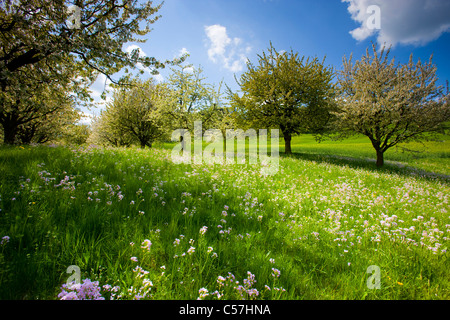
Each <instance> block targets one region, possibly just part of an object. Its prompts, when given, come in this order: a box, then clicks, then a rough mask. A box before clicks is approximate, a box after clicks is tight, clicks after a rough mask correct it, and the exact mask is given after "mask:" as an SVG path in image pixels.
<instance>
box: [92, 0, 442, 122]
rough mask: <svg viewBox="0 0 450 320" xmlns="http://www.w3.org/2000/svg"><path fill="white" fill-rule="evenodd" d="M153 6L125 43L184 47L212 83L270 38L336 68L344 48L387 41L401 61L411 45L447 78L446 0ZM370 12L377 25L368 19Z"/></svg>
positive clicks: (97, 86)
mask: <svg viewBox="0 0 450 320" xmlns="http://www.w3.org/2000/svg"><path fill="white" fill-rule="evenodd" d="M371 5H375V6H377V7H378V8H379V15H378V16H377V13H376V12H374V11H367V8H368V7H369V6H371ZM159 14H160V15H162V17H161V19H159V20H158V21H157V22H156V23H154V24H153V25H152V28H153V31H152V32H150V33H149V34H147V35H146V38H147V39H148V40H147V42H146V43H138V44H129V45H125V49H127V48H128V49H132V48H136V45H138V46H139V47H140V50H141V52H142V54H145V55H147V56H152V57H155V58H157V59H159V60H162V61H164V60H166V59H173V58H175V57H177V56H179V55H180V54H181V53H182V52H189V54H190V57H189V58H188V60H187V62H188V63H191V64H193V65H194V66H195V67H198V66H199V65H201V66H202V68H203V69H204V76H206V77H207V80H206V81H207V82H209V83H215V84H216V85H218V84H219V82H220V81H222V80H223V81H224V82H225V83H226V84H227V85H228V86H230V87H231V88H232V89H234V90H237V89H238V86H237V84H236V82H235V80H234V76H235V75H236V76H237V77H239V75H240V74H241V73H242V72H243V71H245V69H246V66H245V61H246V59H249V60H250V61H252V62H255V63H256V61H257V54H261V53H262V52H263V51H264V50H266V49H267V47H268V46H269V42H270V41H272V43H273V45H274V47H275V48H276V49H277V50H278V51H280V50H290V49H293V50H294V51H296V52H299V53H300V55H305V56H312V57H314V56H317V57H319V58H323V57H324V56H326V60H325V62H326V64H328V65H332V66H334V67H335V68H337V69H340V68H341V66H342V57H343V56H344V55H346V56H349V55H350V54H351V53H353V57H354V59H356V60H357V59H359V58H360V57H361V56H362V55H363V54H364V53H365V50H366V48H368V47H370V46H371V42H375V43H378V44H383V43H387V44H388V45H389V44H390V45H392V46H393V49H392V50H391V55H390V56H391V57H395V58H396V61H398V62H401V63H406V62H407V61H408V59H409V55H410V54H411V53H413V55H414V60H415V61H417V59H421V60H422V61H427V60H428V59H429V57H430V55H431V54H433V62H434V64H436V66H437V75H438V77H439V84H442V85H445V80H447V79H448V80H450V59H449V57H450V1H447V0H344V1H339V0H166V1H165V3H164V5H163V7H162V8H161V10H160V11H159ZM370 19H372V20H370ZM374 19H378V20H379V21H380V25H379V28H375V29H374V28H373V27H372V28H369V27H368V26H369V24H368V20H370V21H372V23H373V22H374V21H376V20H374ZM370 21H369V22H370ZM129 46H130V47H129ZM169 72H170V70H168V69H165V70H162V71H161V75H160V76H158V77H157V80H158V81H164V79H166V78H167V76H168V74H169ZM149 76H150V75H149V73H148V72H146V73H145V74H144V77H149ZM104 81H105V78H104V77H99V79H98V81H97V82H96V83H94V85H93V86H92V89H93V97H94V98H96V99H97V98H98V96H99V93H100V92H101V91H102V89H103V87H104V84H105V82H104ZM100 108H101V107H99V108H97V109H96V110H93V111H91V113H95V114H98V112H99V110H100Z"/></svg>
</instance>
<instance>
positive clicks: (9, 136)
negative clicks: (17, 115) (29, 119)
mask: <svg viewBox="0 0 450 320" xmlns="http://www.w3.org/2000/svg"><path fill="white" fill-rule="evenodd" d="M17 130H18V126H16V125H15V123H11V122H4V123H3V143H5V144H14V143H15V142H16V135H17Z"/></svg>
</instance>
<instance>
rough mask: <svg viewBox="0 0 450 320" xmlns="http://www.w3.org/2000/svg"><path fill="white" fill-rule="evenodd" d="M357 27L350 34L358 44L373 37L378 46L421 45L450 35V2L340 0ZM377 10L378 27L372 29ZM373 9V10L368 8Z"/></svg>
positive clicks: (440, 0) (429, 0) (423, 0)
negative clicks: (345, 4)
mask: <svg viewBox="0 0 450 320" xmlns="http://www.w3.org/2000/svg"><path fill="white" fill-rule="evenodd" d="M342 2H347V3H348V8H347V10H348V12H349V13H350V14H351V17H352V19H353V20H355V21H357V22H359V23H360V24H361V25H360V27H358V28H356V29H354V30H352V31H350V34H351V35H352V37H353V38H354V39H356V40H358V41H361V40H365V39H367V38H368V37H370V36H372V35H377V42H378V44H379V45H383V44H386V45H392V46H395V45H397V44H412V45H417V46H420V45H425V44H426V43H428V42H430V41H433V40H436V39H437V38H439V37H440V36H441V35H442V34H443V33H445V32H450V1H442V0H408V1H405V0H342ZM370 6H377V7H379V9H380V15H379V17H380V25H379V28H374V23H373V22H374V21H373V19H374V18H375V15H376V13H375V11H373V10H371V8H369V7H370ZM368 8H369V10H368ZM372 8H373V7H372Z"/></svg>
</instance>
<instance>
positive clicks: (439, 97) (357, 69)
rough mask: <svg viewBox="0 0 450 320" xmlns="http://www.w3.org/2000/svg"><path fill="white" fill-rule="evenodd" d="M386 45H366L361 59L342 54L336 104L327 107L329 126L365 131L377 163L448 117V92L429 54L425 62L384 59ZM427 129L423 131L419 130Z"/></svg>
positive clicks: (364, 133)
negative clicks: (330, 108) (330, 116)
mask: <svg viewBox="0 0 450 320" xmlns="http://www.w3.org/2000/svg"><path fill="white" fill-rule="evenodd" d="M389 52H390V49H386V48H385V47H383V48H381V50H380V52H377V48H376V46H375V45H373V46H372V55H371V54H370V53H369V49H367V50H366V54H365V55H364V56H363V57H362V58H361V60H359V61H356V62H355V63H353V62H352V57H350V58H349V59H347V58H345V57H344V59H343V65H344V68H343V70H342V71H340V72H339V73H338V84H339V103H338V104H337V105H338V107H337V111H335V112H333V114H334V116H335V121H334V122H333V123H332V126H333V127H334V129H335V130H337V131H339V132H341V133H343V134H344V135H347V134H355V133H358V134H363V135H365V136H367V137H368V138H369V139H370V141H371V143H372V145H373V147H374V149H375V150H376V154H377V166H379V167H380V166H382V165H383V163H384V157H383V155H384V152H385V151H386V150H388V149H389V148H391V147H393V146H395V145H397V144H399V143H401V142H405V141H408V140H412V139H415V140H418V139H421V138H422V139H423V138H429V137H430V135H429V133H430V132H435V131H437V130H439V128H440V127H441V125H442V124H443V123H444V122H445V121H448V120H450V107H449V97H450V96H449V94H448V92H447V94H444V91H443V89H444V88H443V87H442V86H437V85H436V82H437V77H436V66H435V65H433V63H432V57H430V59H429V61H428V62H426V63H423V62H421V61H420V60H419V61H418V62H417V63H414V61H413V56H412V54H411V56H410V59H409V62H408V63H407V64H396V63H395V60H394V59H392V60H390V61H389V60H388V56H389ZM425 133H427V135H425Z"/></svg>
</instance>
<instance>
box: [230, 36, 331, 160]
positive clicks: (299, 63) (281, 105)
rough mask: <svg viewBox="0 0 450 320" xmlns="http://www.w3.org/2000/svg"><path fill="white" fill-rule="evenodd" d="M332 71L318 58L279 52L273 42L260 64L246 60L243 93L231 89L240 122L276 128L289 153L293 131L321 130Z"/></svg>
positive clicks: (326, 116) (241, 78) (261, 56)
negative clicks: (281, 135)
mask: <svg viewBox="0 0 450 320" xmlns="http://www.w3.org/2000/svg"><path fill="white" fill-rule="evenodd" d="M332 78H333V70H332V68H331V67H326V66H325V65H324V61H322V62H320V61H319V60H318V58H317V57H316V58H314V59H310V58H306V59H305V57H304V56H303V57H300V56H299V54H298V53H297V52H293V51H292V50H291V51H290V52H283V53H279V52H277V51H276V50H275V48H274V47H273V46H272V43H271V44H270V47H269V49H268V51H267V53H266V52H263V53H262V55H258V65H254V64H252V63H250V62H248V63H247V71H246V72H244V73H243V74H242V75H241V77H240V79H239V82H238V83H239V85H240V90H241V91H242V94H241V95H239V94H238V93H233V92H231V91H230V92H229V99H230V101H231V104H232V106H233V107H234V108H235V110H236V111H238V112H239V116H238V119H239V120H240V121H239V120H238V121H239V122H240V123H247V126H251V127H256V128H261V127H264V128H270V127H276V128H279V129H280V130H281V132H282V133H283V136H284V139H285V146H286V148H285V152H286V153H290V152H291V150H290V140H291V136H292V134H295V133H301V132H306V131H320V130H321V129H322V128H323V127H324V125H325V124H326V123H327V121H328V118H329V110H330V107H331V106H332V105H333V90H334V89H333V85H332V83H331V81H332Z"/></svg>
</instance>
